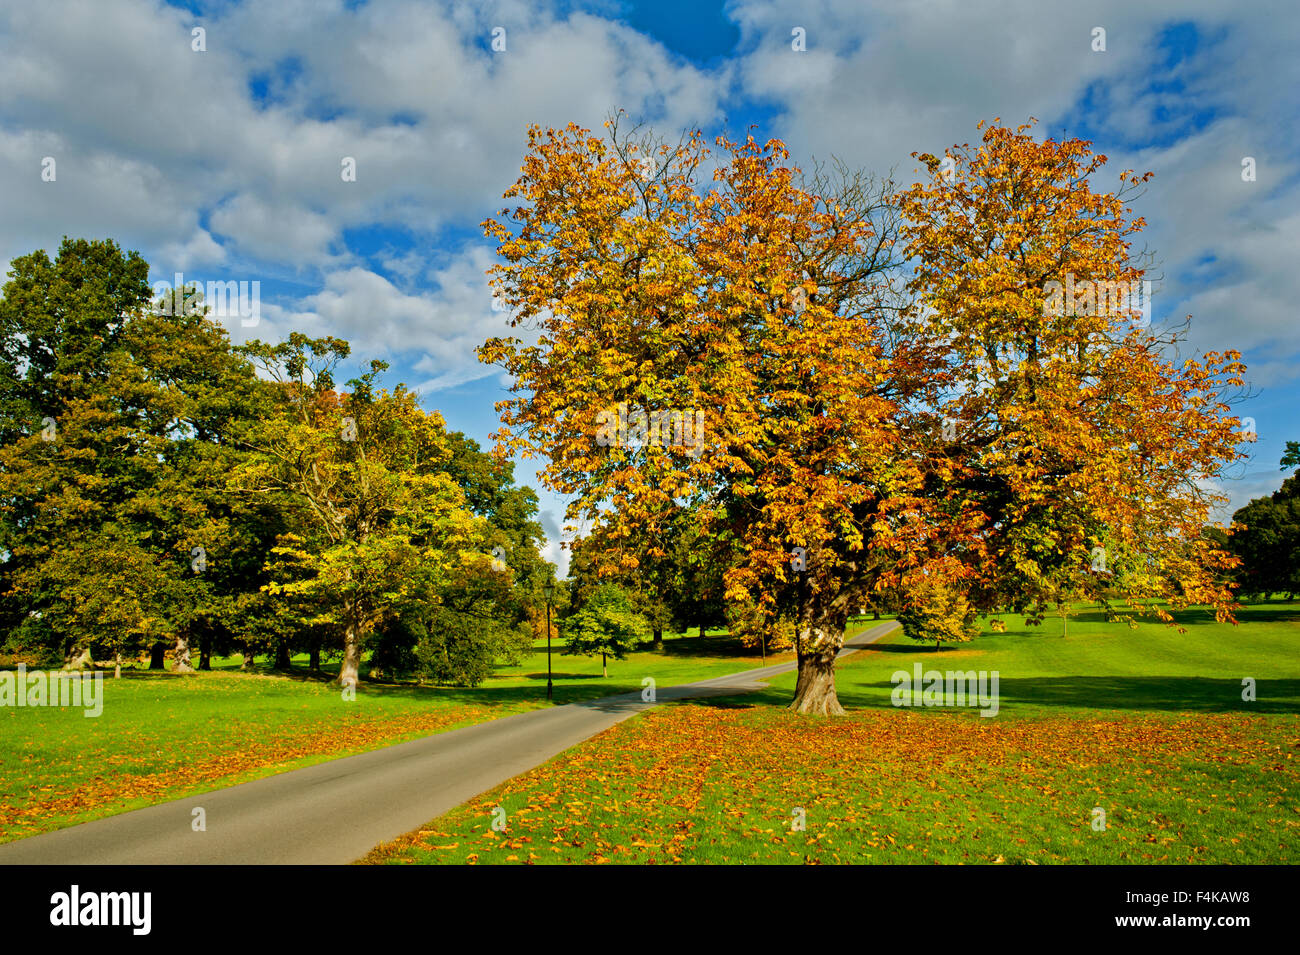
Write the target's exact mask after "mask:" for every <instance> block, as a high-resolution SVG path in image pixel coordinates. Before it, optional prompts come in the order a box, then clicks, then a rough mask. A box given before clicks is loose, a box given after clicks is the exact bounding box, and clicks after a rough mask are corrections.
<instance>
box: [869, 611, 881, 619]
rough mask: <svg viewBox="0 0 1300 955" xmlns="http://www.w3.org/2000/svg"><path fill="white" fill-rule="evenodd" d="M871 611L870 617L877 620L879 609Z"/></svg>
mask: <svg viewBox="0 0 1300 955" xmlns="http://www.w3.org/2000/svg"><path fill="white" fill-rule="evenodd" d="M871 613H872V617H871V619H872V620H879V619H880V611H879V610H872V611H871Z"/></svg>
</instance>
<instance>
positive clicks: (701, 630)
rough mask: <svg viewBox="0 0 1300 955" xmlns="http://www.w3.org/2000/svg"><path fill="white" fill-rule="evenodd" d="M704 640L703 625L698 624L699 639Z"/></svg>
mask: <svg viewBox="0 0 1300 955" xmlns="http://www.w3.org/2000/svg"><path fill="white" fill-rule="evenodd" d="M703 638H704V624H700V639H703Z"/></svg>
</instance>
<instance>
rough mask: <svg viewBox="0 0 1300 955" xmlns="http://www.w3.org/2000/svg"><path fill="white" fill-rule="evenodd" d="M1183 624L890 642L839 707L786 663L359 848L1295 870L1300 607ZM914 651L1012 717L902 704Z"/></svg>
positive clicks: (538, 858)
mask: <svg viewBox="0 0 1300 955" xmlns="http://www.w3.org/2000/svg"><path fill="white" fill-rule="evenodd" d="M1181 619H1182V620H1183V621H1184V623H1185V624H1186V625H1187V628H1188V629H1187V633H1185V634H1178V633H1177V632H1176V631H1174V630H1172V629H1166V628H1164V627H1162V626H1160V625H1156V624H1146V625H1140V626H1139V627H1138V628H1137V629H1135V630H1130V629H1129V628H1128V627H1127V626H1125V625H1123V624H1107V623H1105V622H1104V621H1102V620H1101V619H1100V618H1099V616H1097V615H1092V614H1081V615H1079V616H1077V617H1076V618H1074V619H1072V620H1071V621H1070V626H1069V636H1068V637H1062V636H1061V630H1060V620H1059V619H1051V618H1049V620H1048V621H1047V623H1046V624H1045V625H1044V626H1043V627H1041V628H1024V627H1020V628H1019V629H1017V628H1016V624H1017V623H1018V621H1017V620H1015V619H1014V618H1007V623H1008V632H1007V633H1004V634H994V633H986V634H985V635H983V636H981V637H980V639H979V640H978V641H977V642H976V643H975V644H972V645H969V646H967V647H964V648H962V649H955V650H947V651H944V652H939V653H936V652H934V651H933V650H931V649H930V648H928V647H926V648H918V647H917V646H916V645H914V644H912V643H911V642H910V641H908V640H907V639H906V638H905V637H903V636H902V635H901V634H895V635H893V636H891V637H890V638H887V639H886V640H884V641H882V642H881V643H880V644H877V645H875V646H873V647H871V648H869V649H868V650H866V651H865V652H863V653H860V654H858V655H857V656H855V657H853V658H851V659H850V660H847V661H845V662H844V663H843V664H842V665H841V666H840V668H839V679H838V684H839V688H840V689H839V692H840V699H841V701H842V702H843V704H844V706H845V707H846V708H847V709H849V710H850V715H849V716H848V717H847V718H842V719H814V718H809V717H799V716H795V715H793V714H791V713H789V712H788V711H786V710H785V709H784V708H783V707H784V704H785V703H786V702H787V701H788V700H789V698H790V691H791V689H792V686H793V680H794V677H793V675H787V676H783V677H779V678H777V679H776V680H774V681H773V685H772V689H771V690H769V691H766V692H763V693H757V694H751V695H747V696H744V697H737V698H734V699H730V700H713V701H708V702H701V703H689V704H687V703H683V704H676V705H670V706H664V707H661V708H659V709H657V710H655V711H651V712H649V713H647V714H644V715H642V716H640V717H637V718H635V719H632V720H629V721H627V722H626V723H622V724H620V725H618V726H616V727H614V728H612V729H611V730H609V731H607V732H605V733H603V734H601V735H600V736H598V737H596V738H594V739H592V740H590V741H589V742H588V743H586V744H584V745H582V746H579V747H576V748H575V749H573V750H570V751H569V752H567V753H565V754H563V755H562V756H560V757H557V758H556V759H554V760H552V761H551V762H550V763H548V764H546V765H545V766H541V767H539V768H538V769H536V770H534V771H533V772H531V773H527V774H525V775H523V776H521V777H518V778H516V779H514V780H512V781H511V782H509V783H507V784H505V785H504V786H501V787H498V788H497V789H496V790H493V791H492V792H489V793H486V794H484V796H482V797H481V798H479V799H477V800H474V801H473V802H472V803H469V804H467V805H465V806H463V807H461V808H459V809H457V810H455V811H453V812H451V813H449V814H447V815H446V816H443V817H441V818H440V819H437V820H434V821H433V822H431V823H429V824H428V826H427V827H425V828H424V829H422V830H420V831H418V832H415V833H412V834H410V835H409V836H408V837H406V838H404V839H402V840H399V841H397V842H395V843H392V844H390V845H388V846H385V847H381V848H380V849H378V850H376V852H375V853H372V855H371V856H370V858H369V860H368V861H371V862H385V863H392V864H409V863H445V862H452V863H460V862H470V863H486V862H521V863H526V862H532V863H550V862H596V863H601V862H647V861H652V862H678V861H683V862H684V861H691V862H750V863H805V862H849V861H859V862H895V863H924V862H965V863H988V862H993V863H997V862H1008V863H1015V862H1024V863H1051V862H1069V863H1077V862H1088V863H1107V862H1118V863H1153V862H1184V863H1213V862H1217V863H1261V862H1284V861H1289V860H1291V859H1292V858H1294V856H1295V854H1296V852H1297V850H1298V849H1300V801H1298V800H1297V789H1298V784H1300V767H1297V760H1298V759H1300V756H1298V753H1300V653H1298V652H1297V650H1298V649H1300V604H1297V603H1270V604H1265V605H1256V606H1252V607H1248V608H1246V609H1245V610H1244V611H1243V612H1242V614H1241V620H1242V621H1243V623H1242V625H1241V626H1239V627H1235V628H1234V627H1232V626H1230V625H1219V624H1215V623H1214V622H1213V619H1212V618H1210V617H1208V616H1207V615H1205V614H1203V613H1198V612H1190V613H1187V614H1184V615H1183V616H1182V618H1181ZM916 663H920V664H922V666H923V668H924V669H940V670H956V669H960V670H986V671H993V670H997V671H998V672H999V674H1000V684H999V692H1000V708H999V711H998V714H997V716H996V717H994V718H991V719H990V718H984V717H981V716H980V715H979V712H978V710H976V709H950V708H910V709H909V708H896V707H894V706H892V705H891V701H890V694H891V691H892V690H893V683H892V682H891V680H890V677H891V675H892V674H893V673H894V672H895V671H898V670H904V671H911V670H912V667H913V665H914V664H916ZM1248 677H1249V678H1252V679H1254V680H1255V681H1256V691H1257V694H1258V699H1257V700H1256V701H1255V702H1246V701H1243V699H1242V681H1243V679H1245V678H1248ZM498 806H500V807H501V808H502V809H504V810H505V813H506V816H505V818H506V820H507V827H506V829H505V830H504V831H501V832H496V831H493V829H492V826H491V823H492V820H493V815H492V813H493V810H494V809H495V808H496V807H498ZM1098 808H1100V809H1101V810H1104V812H1105V828H1104V830H1100V831H1098V830H1096V829H1094V819H1099V818H1100V817H1098V816H1097V815H1096V814H1095V810H1097V809H1098ZM799 822H802V825H803V827H802V828H799V826H798V823H799Z"/></svg>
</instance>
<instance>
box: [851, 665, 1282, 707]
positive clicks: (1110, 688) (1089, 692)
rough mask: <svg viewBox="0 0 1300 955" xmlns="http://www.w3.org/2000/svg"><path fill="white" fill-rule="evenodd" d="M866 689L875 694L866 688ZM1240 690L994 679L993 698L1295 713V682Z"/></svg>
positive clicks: (1210, 683) (857, 693)
mask: <svg viewBox="0 0 1300 955" xmlns="http://www.w3.org/2000/svg"><path fill="white" fill-rule="evenodd" d="M957 669H964V668H957ZM868 688H870V689H874V690H875V692H866V691H867V690H868ZM893 688H894V684H893V683H890V682H880V683H872V684H869V685H863V684H857V685H854V684H849V685H847V686H844V685H842V686H841V687H840V688H839V698H840V703H841V704H842V705H843V706H844V707H845V709H893V704H892V703H891V701H890V696H889V692H890V691H892V690H893ZM1242 689H1243V688H1242V684H1241V680H1233V679H1211V678H1209V677H1120V676H1115V677H1108V676H1067V677H1045V678H1041V679H1026V680H1015V679H1011V680H1008V679H1000V680H999V681H998V700H999V703H1000V706H1001V707H1002V708H1003V709H1004V710H1005V709H1010V708H1014V707H1016V706H1018V705H1023V706H1027V707H1060V708H1062V709H1090V710H1138V711H1160V712H1169V713H1271V714H1272V713H1300V680H1267V679H1265V680H1259V681H1258V682H1257V684H1256V687H1255V694H1256V699H1255V701H1254V702H1249V703H1248V702H1246V701H1244V700H1242V698H1241V693H1242ZM882 691H883V692H882Z"/></svg>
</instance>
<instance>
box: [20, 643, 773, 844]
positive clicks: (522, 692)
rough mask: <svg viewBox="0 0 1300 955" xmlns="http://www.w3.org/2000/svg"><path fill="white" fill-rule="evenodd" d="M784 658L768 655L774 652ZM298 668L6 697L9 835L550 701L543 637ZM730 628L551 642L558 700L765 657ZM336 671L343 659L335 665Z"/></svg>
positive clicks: (679, 679) (217, 671) (690, 677)
mask: <svg viewBox="0 0 1300 955" xmlns="http://www.w3.org/2000/svg"><path fill="white" fill-rule="evenodd" d="M780 659H783V658H778V657H773V656H772V655H771V654H769V655H768V660H769V662H775V661H779V660H780ZM294 663H295V668H294V670H293V671H292V672H291V673H289V674H279V673H276V672H275V671H272V670H270V669H267V668H265V667H259V668H258V670H257V672H254V673H241V672H239V669H238V666H239V661H238V660H236V659H224V660H222V659H218V660H214V669H213V671H212V672H209V673H194V674H188V675H173V674H171V673H168V672H159V671H148V670H124V671H123V676H122V678H121V679H120V680H114V679H112V674H111V671H110V673H109V674H108V675H107V676H106V678H105V680H104V696H105V702H104V708H103V713H102V715H100V716H99V717H96V718H87V717H85V716H84V715H83V714H82V712H81V711H80V710H76V709H58V708H54V707H23V708H18V707H4V708H0V841H9V840H12V839H16V838H20V837H22V836H24V835H31V834H34V833H37V832H43V831H46V830H49V829H57V828H61V827H63V826H68V825H73V824H75V823H78V822H85V821H87V820H90V819H95V818H98V817H100V816H105V815H111V814H113V813H118V812H125V811H128V810H130V809H136V808H139V807H142V806H147V805H153V804H155V803H159V802H163V801H166V800H168V799H174V798H178V797H180V796H184V795H189V794H192V793H197V792H204V791H207V790H211V789H215V788H219V787H222V786H227V785H232V784H234V783H237V782H244V781H247V780H250V779H255V778H258V777H260V776H265V775H269V774H271V773H276V772H282V771H284V770H288V769H294V768H298V767H301V766H306V765H310V764H312V763H316V762H321V761H323V760H327V759H333V758H336V757H339V756H346V755H351V754H353V753H358V752H362V751H365V750H368V749H374V748H376V747H379V746H385V745H388V744H391V743H396V742H400V741H403V740H407V739H413V738H416V737H419V736H425V735H428V734H430V733H438V732H443V731H446V730H450V729H455V728H457V727H460V726H466V725H469V724H471V723H477V722H481V721H483V720H489V719H495V718H497V717H501V716H506V715H509V714H511V713H516V712H521V711H523V710H527V709H533V708H536V707H539V706H544V705H546V701H545V694H546V653H545V644H544V643H543V644H542V649H541V651H540V652H538V653H534V654H533V655H532V657H530V658H528V659H526V660H524V661H523V662H522V663H521V664H520V665H518V666H512V667H501V668H499V670H498V673H497V675H494V676H493V677H492V678H491V679H489V680H488V681H486V682H485V683H484V684H482V685H481V686H478V687H474V688H457V687H434V686H414V685H410V684H397V683H369V682H363V683H362V684H361V687H360V689H359V691H358V693H357V697H356V700H355V702H344V701H343V699H342V695H341V693H340V691H339V689H338V688H337V687H334V686H331V685H329V684H328V683H327V682H326V680H327V679H328V676H327V675H325V674H312V673H311V672H310V671H309V670H308V669H307V667H306V657H305V656H303V657H298V658H296V659H295V660H294ZM759 663H760V660H759V654H758V652H757V650H755V651H753V652H752V653H751V651H749V650H748V649H746V648H742V647H741V646H739V644H738V643H737V642H736V641H733V640H731V639H730V638H729V637H727V636H726V635H725V634H722V635H711V636H707V637H705V638H703V639H702V638H700V637H699V636H691V637H686V636H671V635H670V636H669V639H667V640H666V641H665V644H664V649H663V650H662V651H660V652H653V651H650V650H645V651H642V652H637V653H634V654H632V655H631V656H629V657H628V658H627V659H626V660H611V661H610V664H609V669H610V676H609V677H608V678H607V679H606V678H603V677H602V676H601V671H600V659H599V658H598V657H595V658H591V657H578V656H564V655H562V654H560V653H558V652H557V653H555V655H554V658H553V666H554V671H555V700H556V702H557V703H569V702H576V701H579V700H587V699H593V698H597V697H601V696H607V695H610V694H614V693H623V692H628V691H631V690H636V691H638V692H639V691H640V690H641V688H642V684H641V681H642V679H643V678H644V677H647V676H648V677H653V678H654V679H655V680H656V681H657V683H658V685H660V686H671V685H673V684H677V683H689V682H692V681H694V680H702V679H707V678H709V677H712V676H720V675H722V674H725V673H732V672H735V671H737V670H743V669H747V668H749V667H754V666H758V665H759ZM335 672H337V667H335Z"/></svg>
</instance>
